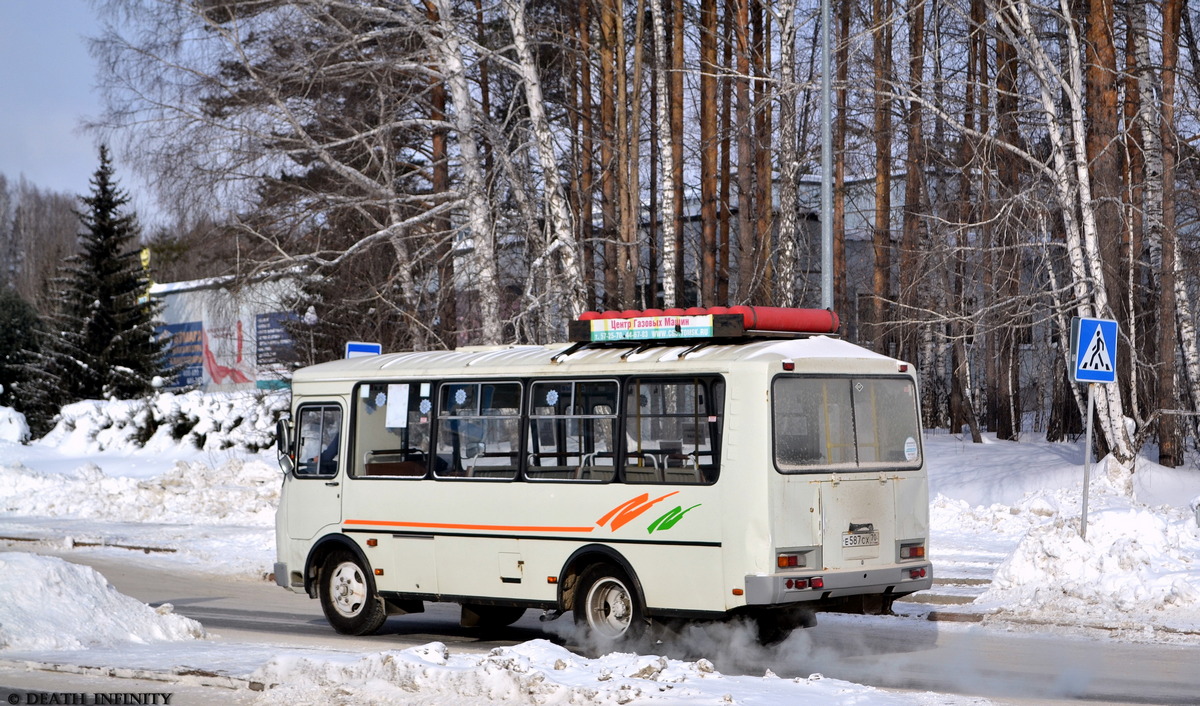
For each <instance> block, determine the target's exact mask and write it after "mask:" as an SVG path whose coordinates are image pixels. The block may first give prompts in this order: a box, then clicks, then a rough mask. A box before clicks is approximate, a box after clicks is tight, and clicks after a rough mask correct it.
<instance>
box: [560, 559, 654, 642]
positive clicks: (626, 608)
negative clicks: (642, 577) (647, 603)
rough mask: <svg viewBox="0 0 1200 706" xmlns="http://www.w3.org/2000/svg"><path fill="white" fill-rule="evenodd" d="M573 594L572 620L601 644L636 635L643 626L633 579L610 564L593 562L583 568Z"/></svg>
mask: <svg viewBox="0 0 1200 706" xmlns="http://www.w3.org/2000/svg"><path fill="white" fill-rule="evenodd" d="M575 595H576V598H575V608H574V611H575V623H576V624H579V625H583V626H585V627H586V628H587V630H588V631H589V633H590V635H591V639H592V640H594V641H595V642H597V643H599V644H600V645H601V646H604V647H608V646H611V645H615V644H617V643H619V642H621V641H623V640H633V639H636V638H638V637H640V636H641V635H642V633H643V632H644V631H645V629H646V619H645V617H644V616H643V611H642V606H641V604H640V602H639V601H638V596H637V593H636V592H635V591H634V590H633V582H632V581H630V580H629V578H628V577H627V576H625V573H624V572H623V571H621V570H620V569H618V568H617V567H615V566H613V565H611V564H595V565H593V566H591V567H589V568H588V569H587V570H586V571H584V572H583V575H582V576H581V577H580V579H579V589H578V592H577V593H576V594H575Z"/></svg>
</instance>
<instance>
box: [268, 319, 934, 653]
mask: <svg viewBox="0 0 1200 706" xmlns="http://www.w3.org/2000/svg"><path fill="white" fill-rule="evenodd" d="M836 330H837V318H836V316H835V315H833V314H832V313H831V312H827V311H821V310H793V309H774V308H765V307H735V308H733V309H729V310H725V309H708V310H704V309H696V310H687V311H686V312H679V311H667V312H661V311H655V310H648V311H632V312H606V313H605V314H595V313H590V314H588V315H587V316H585V317H584V318H583V319H581V320H580V321H576V322H572V325H571V332H572V336H571V337H572V339H574V342H573V343H564V344H560V345H549V346H492V347H467V348H460V349H457V350H452V351H436V352H419V353H393V354H386V355H378V356H368V357H361V358H352V359H348V360H341V361H336V362H331V363H324V364H321V365H315V366H312V367H309V368H304V369H302V370H299V371H297V372H296V373H295V376H294V378H293V380H292V395H293V403H292V424H291V425H290V428H288V427H284V428H281V433H280V452H281V463H282V465H283V466H284V469H285V472H286V479H285V481H284V484H283V492H282V497H281V500H280V506H279V512H278V518H277V526H276V536H277V549H278V562H277V564H276V566H275V577H276V581H277V583H278V584H279V585H280V586H283V587H285V588H288V589H290V590H292V591H296V592H303V593H307V594H308V595H309V596H312V597H314V598H319V599H320V601H321V605H322V607H323V609H324V612H325V615H326V617H327V618H328V620H329V622H330V624H331V625H332V626H333V628H334V629H335V630H337V631H339V632H342V633H352V634H366V633H371V632H374V631H376V630H377V629H378V628H379V627H380V626H381V625H382V623H383V621H384V620H385V619H386V618H387V616H388V615H395V614H402V613H412V612H418V611H421V610H423V605H424V602H425V601H452V602H457V603H459V604H461V606H462V623H463V625H467V626H471V625H487V626H500V625H507V624H510V623H512V622H513V621H515V620H517V619H518V618H519V617H520V616H521V615H522V614H523V613H524V611H525V610H526V609H528V608H540V609H543V610H545V611H546V616H549V617H557V616H558V615H560V614H563V613H572V614H573V615H574V618H575V620H576V621H577V622H579V623H581V624H583V625H584V626H586V627H587V628H588V629H589V630H590V632H591V633H592V634H593V635H594V636H596V637H597V638H598V639H599V640H601V641H607V642H615V641H617V640H619V639H622V638H625V637H629V636H632V635H634V634H636V633H638V632H640V631H641V630H642V629H643V627H644V626H645V625H646V623H647V622H648V621H650V620H652V619H664V620H667V619H691V618H724V617H729V616H736V615H744V616H747V617H748V618H751V619H753V620H755V621H756V622H757V624H758V628H759V632H760V636H761V637H762V638H763V639H778V638H779V637H781V636H783V635H786V633H787V632H788V631H790V630H791V629H792V628H794V627H796V626H799V625H802V624H807V623H808V622H809V620H810V618H811V616H812V611H813V610H817V609H825V608H830V607H837V606H846V605H847V604H857V607H858V608H859V609H860V610H861V609H862V608H864V607H865V608H867V609H868V610H870V609H872V608H874V609H875V610H879V609H886V608H887V607H888V606H890V604H891V601H893V600H894V599H896V598H897V597H900V596H903V595H906V594H909V593H912V592H914V591H918V590H921V589H926V588H929V586H930V585H931V583H932V580H933V575H932V568H931V566H930V564H929V562H928V561H927V559H926V543H927V539H928V533H929V521H928V514H929V512H928V483H927V478H926V471H925V463H924V458H923V455H922V444H921V433H920V424H919V419H920V416H919V413H918V394H917V379H916V376H915V374H914V370H913V369H912V367H911V366H909V365H908V364H906V363H903V362H900V361H897V360H895V359H892V358H888V357H885V356H882V355H878V354H876V353H872V352H870V351H868V350H865V349H863V348H860V347H858V346H855V345H852V344H850V343H847V342H845V341H842V340H839V339H837V338H834V337H830V336H828V335H819V334H822V333H825V334H828V333H830V332H833V331H836ZM544 617H545V616H544Z"/></svg>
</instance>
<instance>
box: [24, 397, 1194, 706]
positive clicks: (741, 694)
mask: <svg viewBox="0 0 1200 706" xmlns="http://www.w3.org/2000/svg"><path fill="white" fill-rule="evenodd" d="M285 405H286V397H285V396H283V395H278V394H276V395H262V394H240V395H239V394H224V395H202V394H200V393H189V394H186V395H171V394H162V395H159V396H157V397H156V398H155V399H154V400H152V401H148V402H147V401H142V402H85V403H79V404H76V405H71V406H69V407H67V408H66V409H64V411H63V418H62V421H61V422H60V424H59V425H58V427H57V428H56V429H55V430H54V431H53V432H51V433H50V434H49V435H47V436H46V437H45V438H44V439H41V440H39V441H36V442H34V443H32V444H28V445H22V444H19V443H17V442H16V440H15V439H19V438H20V436H19V435H10V436H5V435H4V431H3V430H4V429H5V428H6V427H5V425H6V424H7V425H8V426H9V427H14V428H18V431H19V424H18V420H16V418H15V416H14V414H13V413H11V411H10V410H6V409H3V408H0V536H5V537H20V538H42V539H50V540H53V541H55V542H60V543H61V545H62V546H66V547H69V546H71V545H80V544H101V545H104V544H109V545H124V546H139V547H146V548H149V549H153V550H168V551H162V552H158V551H155V552H154V553H152V554H149V555H145V556H142V555H141V554H139V555H137V556H138V558H137V560H138V561H153V562H162V563H167V564H172V565H176V566H178V565H183V566H186V567H187V569H188V570H191V571H199V572H203V573H209V574H233V575H236V576H243V577H255V578H260V577H261V576H262V575H264V574H265V573H266V572H268V571H269V570H270V567H271V565H272V563H273V561H274V538H273V524H274V508H275V504H276V503H277V501H278V493H279V485H280V480H281V476H280V473H279V471H278V470H277V468H276V465H275V460H274V455H273V452H271V451H270V450H266V451H261V450H260V449H264V448H265V447H267V446H268V445H269V443H270V441H271V429H272V424H273V415H274V412H276V411H278V410H280V409H282V408H284V407H285ZM6 420H8V421H6ZM20 421H23V420H20ZM925 455H926V458H927V460H928V462H929V468H930V495H931V511H930V520H931V541H930V554H931V558H932V560H933V562H934V567H935V576H936V577H938V579H939V585H937V586H935V589H934V591H933V593H937V594H945V595H948V596H951V597H954V596H957V597H958V598H959V599H960V602H969V604H967V605H957V606H940V605H939V606H937V609H938V610H947V611H954V610H959V611H969V612H974V613H984V614H986V615H987V616H988V617H987V619H988V620H990V621H1001V622H1002V623H1004V622H1005V621H1015V622H1021V621H1037V622H1045V623H1050V624H1057V625H1061V626H1075V625H1090V626H1097V627H1100V626H1102V627H1106V628H1114V627H1115V628H1118V629H1120V630H1121V632H1119V633H1116V634H1117V635H1118V636H1120V637H1122V639H1143V640H1172V639H1173V640H1185V641H1197V639H1198V637H1197V636H1198V635H1200V528H1198V527H1197V517H1196V504H1197V501H1198V500H1200V470H1197V469H1196V468H1184V469H1167V468H1162V467H1160V466H1157V465H1155V464H1153V463H1150V462H1148V461H1145V460H1144V459H1143V460H1139V463H1138V466H1137V469H1136V473H1133V474H1132V475H1131V474H1129V473H1128V472H1126V471H1124V470H1122V469H1120V468H1119V467H1117V466H1116V465H1115V464H1109V463H1107V462H1102V463H1100V464H1097V466H1096V468H1095V469H1094V471H1093V474H1092V482H1091V485H1090V496H1089V503H1090V507H1089V517H1088V520H1089V521H1088V528H1087V540H1086V541H1084V540H1083V539H1081V538H1080V537H1079V524H1080V505H1081V500H1082V495H1081V480H1082V475H1083V470H1082V461H1083V451H1082V445H1081V444H1080V443H1075V444H1049V443H1046V442H1044V441H1039V440H1036V439H1035V440H1027V441H1023V442H1021V443H1009V442H997V441H995V440H994V439H988V440H987V443H984V444H971V443H969V440H964V439H963V438H962V437H960V436H958V435H951V434H947V433H945V432H933V433H930V434H928V435H927V437H926V439H925ZM110 551H118V550H110ZM121 551H123V550H121ZM56 561H57V560H53V561H52V560H49V559H45V558H41V557H32V556H30V555H26V554H16V553H10V554H0V595H4V596H11V595H17V592H18V591H22V590H27V589H28V588H29V582H30V581H33V580H35V579H34V578H31V577H40V578H36V581H40V582H42V583H41V584H35V585H37V591H38V592H41V593H46V594H50V595H55V592H56V591H57V592H59V594H61V595H70V596H73V597H75V598H78V599H79V604H80V605H79V610H80V611H82V612H81V613H79V614H77V615H74V616H68V614H67V613H64V616H68V617H64V618H63V620H61V621H60V622H59V623H58V624H47V625H42V626H39V627H38V628H36V629H32V628H31V629H29V630H23V629H22V630H17V631H15V632H14V631H13V630H12V628H11V626H12V625H13V624H16V623H14V622H13V621H14V620H20V619H25V615H26V612H29V613H32V612H36V611H21V610H20V609H18V610H17V614H16V615H17V618H13V617H12V615H11V614H10V613H4V612H3V610H4V608H3V607H0V659H3V658H5V657H6V656H15V655H18V654H25V655H28V654H30V651H31V650H32V651H35V652H36V651H39V650H40V651H41V652H40V653H39V654H40V655H41V657H40V658H41V659H49V658H47V657H46V656H45V651H46V650H59V651H60V654H61V650H67V649H72V647H71V646H72V645H75V646H76V647H75V649H77V648H78V645H85V646H87V649H88V650H89V651H90V654H91V658H92V659H105V657H103V656H102V655H109V657H108V658H109V659H116V658H115V657H112V655H115V654H118V653H120V654H127V655H128V654H134V653H137V652H138V650H139V649H143V650H144V649H145V648H139V647H138V645H137V643H139V642H151V641H154V640H161V639H171V636H172V635H174V636H175V637H176V638H178V637H180V636H183V635H186V636H187V637H189V638H197V637H200V634H196V633H188V631H187V630H186V629H183V632H182V633H173V632H171V631H170V630H166V629H165V628H163V627H162V625H160V624H159V623H156V622H154V621H155V620H160V619H161V620H163V621H169V620H170V619H171V618H175V617H176V616H172V615H169V614H168V615H158V614H157V613H155V612H154V611H153V610H151V609H149V608H147V607H146V606H144V605H142V604H140V603H138V602H137V601H133V599H128V600H129V601H132V602H133V603H134V604H136V605H137V606H140V609H144V610H142V611H141V613H139V615H143V616H144V614H145V611H149V612H150V613H151V614H154V615H155V616H157V617H156V618H149V620H150V623H147V624H145V625H142V624H140V623H137V622H136V621H135V620H133V619H132V618H120V617H119V616H120V615H121V611H123V610H130V611H133V612H137V610H139V609H135V608H132V607H129V606H128V605H125V604H123V605H124V607H123V608H121V609H119V610H118V609H117V608H113V607H110V606H113V605H115V603H112V601H115V600H117V599H116V598H114V597H113V596H112V595H111V594H112V591H111V589H110V588H108V587H107V584H106V583H105V582H104V581H103V579H102V578H100V577H99V576H98V575H96V574H95V573H94V572H93V573H92V574H88V573H87V572H86V571H80V572H78V573H72V572H71V571H69V570H67V569H64V568H63V565H62V562H57V563H55V562H56ZM40 562H48V563H40ZM67 566H69V565H67ZM972 599H974V600H973V602H971V601H972ZM897 605H898V606H901V604H897ZM929 610H930V606H929V605H922V604H912V603H909V604H903V607H901V608H899V611H900V612H905V613H909V614H914V615H923V614H924V613H926V612H928V611H929ZM45 612H46V611H43V613H45ZM96 613H112V614H115V615H117V616H118V618H117V622H118V623H119V624H120V625H122V626H124V627H126V628H127V630H126V632H125V633H120V631H118V632H117V633H112V632H109V633H103V632H101V633H100V634H99V637H97V636H96V635H94V634H92V633H88V632H86V630H84V628H81V627H80V626H81V625H83V624H84V623H86V622H87V621H86V620H81V619H80V616H81V615H92V614H96ZM4 626H8V627H4ZM151 626H157V627H151ZM1126 628H1128V629H1127V630H1126ZM174 629H176V628H172V630H174ZM180 629H182V628H180ZM164 631H165V632H164ZM16 633H20V634H21V635H29V634H37V635H38V636H39V639H42V640H45V641H46V642H45V643H44V644H42V643H39V644H32V645H31V644H25V643H21V642H20V641H19V638H16V637H12V636H13V635H14V634H16ZM6 635H7V636H9V637H7V638H6V637H5V636H6ZM163 635H166V636H167V637H165V638H164V637H163ZM6 640H7V642H6ZM14 640H16V641H14ZM155 644H156V645H157V644H158V643H155ZM176 644H178V645H184V644H185V643H176ZM186 645H187V646H186V647H183V646H180V647H174V648H171V649H173V650H181V649H182V650H185V653H184V654H187V655H192V656H195V655H196V654H198V653H197V650H200V649H203V650H204V651H205V654H206V657H205V659H207V660H208V661H209V663H213V662H214V661H215V662H220V661H221V659H226V660H235V661H237V664H239V665H241V667H240V668H230V669H229V670H227V671H229V672H230V673H232V672H237V671H238V669H240V670H241V673H240V676H241V677H243V678H245V679H247V680H253V681H260V682H263V683H265V684H270V685H276V688H273V689H269V690H268V691H266V692H264V694H263V695H262V697H261V698H262V699H263V700H264V701H265V702H270V703H282V702H290V701H293V700H296V698H297V694H310V695H311V694H314V693H320V694H324V695H325V696H327V697H328V698H329V699H330V700H332V701H334V702H345V703H358V702H361V701H377V702H387V701H390V700H396V699H399V698H400V697H401V696H402V697H403V699H404V700H405V702H406V703H442V702H447V701H454V702H456V703H467V704H470V703H481V704H482V703H484V702H485V701H486V702H489V703H490V702H492V701H494V700H504V701H510V702H514V701H515V702H517V703H579V702H588V703H606V702H609V703H627V702H629V701H632V700H639V699H640V700H655V699H663V700H669V701H671V702H681V703H721V702H723V701H724V700H725V699H726V696H727V695H730V698H732V699H733V700H735V701H738V702H745V701H752V702H761V703H790V702H793V701H796V700H798V699H809V700H814V701H816V702H820V703H847V704H848V703H888V702H889V700H890V699H893V698H899V697H897V696H895V695H893V694H888V693H886V692H879V691H876V690H874V689H871V688H870V687H865V686H861V685H857V684H852V683H849V682H843V681H839V680H833V679H821V678H820V677H819V675H816V676H814V677H812V678H809V679H799V680H788V679H779V678H774V677H773V675H770V674H768V675H767V676H766V677H744V676H728V675H722V674H720V673H718V672H716V671H715V669H713V667H712V664H711V663H708V662H706V661H705V660H699V661H695V662H690V661H679V660H672V659H667V658H665V657H655V656H644V655H643V656H637V655H628V654H625V655H621V654H615V655H608V656H606V657H604V658H601V659H598V660H589V659H585V658H583V657H579V656H578V655H575V654H573V653H570V652H568V651H566V650H564V649H563V648H561V647H558V646H556V645H554V644H552V643H549V642H545V641H534V642H530V643H525V644H522V645H517V646H515V647H511V648H498V649H496V650H493V651H492V652H491V653H490V654H486V655H479V654H449V653H448V652H447V650H446V648H445V646H444V645H442V644H440V643H431V644H429V645H425V646H423V647H418V648H412V649H409V650H401V651H389V652H382V653H378V654H367V655H362V654H357V653H342V654H338V653H330V652H328V651H322V652H316V651H311V650H310V651H296V650H287V649H283V648H271V647H269V646H266V647H264V646H257V647H247V646H241V647H237V646H231V645H224V646H221V647H219V648H218V647H216V646H215V645H214V643H212V642H211V641H208V640H203V639H199V640H196V639H190V640H189V642H188V643H186ZM155 649H158V648H155ZM238 650H242V651H241V652H238ZM160 654H161V655H172V654H179V653H178V652H171V651H166V652H161V653H160ZM218 654H223V655H225V657H224V658H221V657H218V656H217V655H218ZM158 659H160V660H170V659H171V658H170V657H168V656H159V657H158ZM930 698H932V697H930ZM951 699H952V697H945V696H936V699H933V700H928V701H927V702H929V703H933V702H937V703H951V702H952V700H951ZM924 700H925V699H924V697H922V696H921V695H915V696H914V695H912V694H906V695H904V699H903V702H904V703H912V702H914V701H924ZM896 702H897V703H900V702H901V701H896ZM972 703H978V701H972Z"/></svg>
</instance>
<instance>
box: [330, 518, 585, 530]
mask: <svg viewBox="0 0 1200 706" xmlns="http://www.w3.org/2000/svg"><path fill="white" fill-rule="evenodd" d="M345 524H347V525H366V526H371V527H409V528H413V529H456V530H487V531H503V532H591V531H592V530H593V529H595V528H594V527H527V526H520V525H459V524H453V523H449V522H392V521H389V520H346V522H345Z"/></svg>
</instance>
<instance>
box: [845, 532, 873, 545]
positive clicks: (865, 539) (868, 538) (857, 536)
mask: <svg viewBox="0 0 1200 706" xmlns="http://www.w3.org/2000/svg"><path fill="white" fill-rule="evenodd" d="M842 546H843V547H878V546H879V533H878V532H846V533H845V534H843V535H842Z"/></svg>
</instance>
